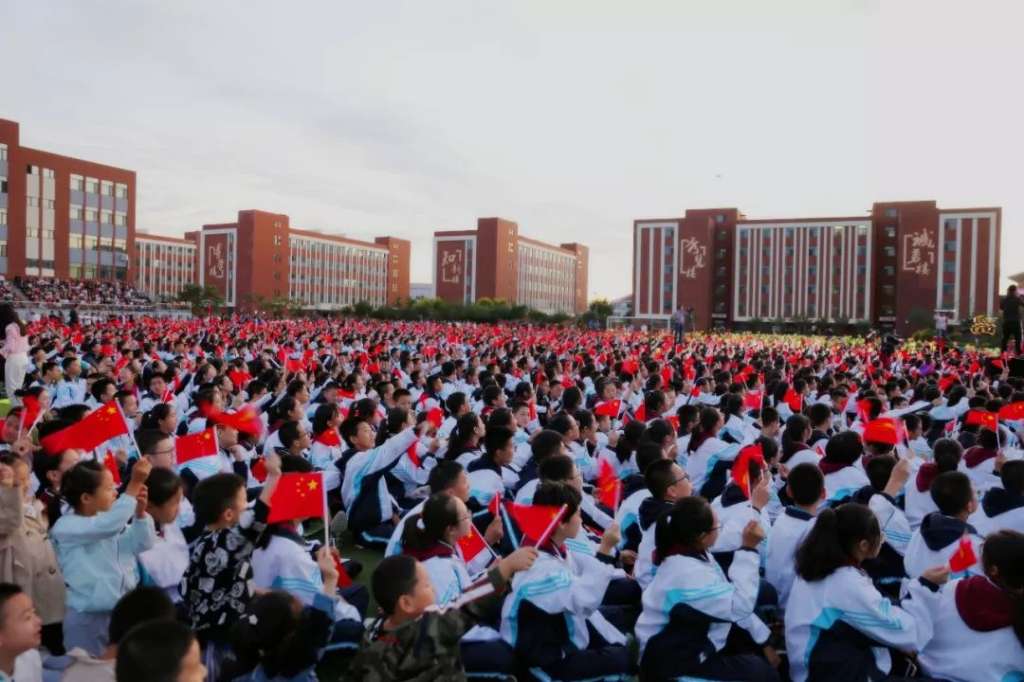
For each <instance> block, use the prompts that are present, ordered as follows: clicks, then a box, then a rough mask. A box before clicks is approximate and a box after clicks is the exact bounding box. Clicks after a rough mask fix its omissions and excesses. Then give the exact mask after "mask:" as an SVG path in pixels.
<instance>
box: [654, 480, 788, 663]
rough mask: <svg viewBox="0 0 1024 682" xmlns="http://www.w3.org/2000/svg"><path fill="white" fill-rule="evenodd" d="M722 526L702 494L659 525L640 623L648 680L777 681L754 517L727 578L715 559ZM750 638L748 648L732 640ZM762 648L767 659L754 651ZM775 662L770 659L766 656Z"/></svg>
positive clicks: (668, 514) (680, 504) (760, 535)
mask: <svg viewBox="0 0 1024 682" xmlns="http://www.w3.org/2000/svg"><path fill="white" fill-rule="evenodd" d="M719 529H720V524H719V521H718V518H717V516H716V515H715V512H714V510H713V509H712V508H711V505H709V504H708V503H707V501H706V500H704V499H703V498H701V497H686V498H683V499H681V500H679V501H678V502H676V504H675V505H673V507H672V508H671V509H670V510H668V511H667V512H665V513H664V514H662V515H661V516H660V517H659V519H658V521H657V523H656V526H655V535H656V542H655V563H656V565H657V572H656V573H655V576H654V581H653V582H652V583H651V584H650V585H649V586H648V587H647V588H646V589H645V590H644V594H643V612H642V613H641V614H640V620H638V621H637V624H636V637H637V640H638V641H639V644H640V670H641V674H642V676H643V679H645V680H659V681H661V680H670V679H679V678H680V677H685V678H687V679H691V678H700V679H714V680H746V681H748V682H775V681H777V680H778V679H779V676H778V673H777V672H776V671H775V669H774V666H777V665H778V662H779V661H778V656H777V655H776V654H775V652H774V650H773V649H772V648H771V647H770V646H768V645H767V640H768V636H769V630H768V628H767V626H765V624H764V623H763V622H761V620H760V619H759V618H758V617H757V616H756V615H755V614H754V607H755V605H756V602H757V595H758V589H759V577H758V564H759V561H758V555H757V546H758V545H759V544H760V543H761V541H762V540H763V539H764V530H763V528H762V527H761V524H760V523H758V522H757V521H750V522H749V523H747V525H746V526H745V527H744V528H743V532H742V536H743V539H742V545H741V548H740V550H739V551H737V552H736V556H735V557H734V559H733V561H732V565H731V566H730V567H729V573H728V577H726V574H725V573H723V571H722V569H721V568H720V567H719V565H718V563H717V562H716V561H715V560H714V559H713V558H712V557H711V555H710V553H709V549H710V548H711V547H712V545H714V544H715V541H716V539H717V535H718V532H719ZM735 628H739V630H740V631H742V632H736V633H735V634H734V636H733V640H734V641H736V640H746V643H747V645H748V646H747V647H746V648H747V649H748V651H745V652H743V653H740V652H739V651H733V650H731V649H730V648H729V646H728V645H727V640H729V639H730V633H731V632H732V631H733V630H734V629H735ZM759 647H760V649H761V653H762V654H763V656H764V657H762V656H760V655H758V654H757V653H753V652H755V651H757V650H758V648H759ZM769 661H771V663H770V662H769Z"/></svg>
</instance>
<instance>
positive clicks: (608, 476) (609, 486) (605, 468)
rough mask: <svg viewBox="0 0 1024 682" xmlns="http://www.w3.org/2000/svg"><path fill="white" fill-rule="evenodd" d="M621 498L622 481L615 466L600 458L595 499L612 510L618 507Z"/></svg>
mask: <svg viewBox="0 0 1024 682" xmlns="http://www.w3.org/2000/svg"><path fill="white" fill-rule="evenodd" d="M621 499H622V481H620V480H619V477H618V475H617V474H616V473H615V467H613V466H612V465H611V462H609V461H608V460H606V459H602V460H601V463H600V464H599V465H598V470H597V501H598V502H600V503H601V504H603V505H604V506H606V507H607V508H609V509H611V510H612V511H613V512H614V511H615V510H617V509H618V508H619V500H621Z"/></svg>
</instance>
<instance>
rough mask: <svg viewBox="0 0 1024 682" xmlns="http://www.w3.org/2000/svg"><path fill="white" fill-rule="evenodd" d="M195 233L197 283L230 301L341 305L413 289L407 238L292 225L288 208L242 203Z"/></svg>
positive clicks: (385, 299) (383, 299)
mask: <svg viewBox="0 0 1024 682" xmlns="http://www.w3.org/2000/svg"><path fill="white" fill-rule="evenodd" d="M194 234H195V239H196V242H197V245H198V250H199V276H198V283H199V284H201V285H205V284H209V285H212V286H213V287H215V288H216V289H217V290H218V291H220V293H221V295H222V296H223V297H224V301H225V303H226V304H227V305H228V306H236V307H243V308H244V307H247V306H249V305H252V304H254V303H256V302H258V301H260V300H271V299H275V298H276V299H288V300H291V301H296V302H299V303H300V304H301V305H303V306H304V307H307V308H312V309H317V310H335V309H338V308H341V307H344V306H347V305H353V304H355V303H359V302H361V301H365V302H367V303H370V304H371V305H374V306H381V305H384V304H385V303H394V302H396V301H397V300H398V299H399V298H403V299H404V298H408V296H409V254H410V245H409V242H408V241H407V240H404V239H398V238H395V237H378V238H377V239H376V241H375V242H373V243H371V242H363V241H358V240H355V239H348V238H346V237H341V236H336V235H330V234H324V233H321V232H318V231H313V230H300V229H297V228H294V227H291V226H290V224H289V219H288V216H287V215H284V214H280V213H267V212H265V211H256V210H248V211H239V212H238V219H237V220H236V221H235V222H233V223H218V224H211V225H204V226H203V229H202V230H200V231H199V232H198V233H194Z"/></svg>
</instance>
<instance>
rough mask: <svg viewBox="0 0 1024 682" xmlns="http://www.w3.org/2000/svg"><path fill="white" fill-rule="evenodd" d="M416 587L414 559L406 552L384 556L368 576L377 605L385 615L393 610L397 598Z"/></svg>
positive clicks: (396, 603) (410, 592)
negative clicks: (371, 574) (370, 575)
mask: <svg viewBox="0 0 1024 682" xmlns="http://www.w3.org/2000/svg"><path fill="white" fill-rule="evenodd" d="M415 588H416V559H414V558H413V557H411V556H409V555H408V554H397V555H395V556H389V557H385V558H384V559H383V560H382V561H381V562H380V563H379V564H377V568H376V569H374V571H373V576H372V577H371V578H370V589H371V590H373V599H374V601H376V602H377V606H378V607H380V610H381V611H382V612H384V614H386V615H389V616H390V615H391V614H393V613H394V612H395V607H396V606H397V605H398V600H399V599H400V598H401V597H402V596H403V595H407V594H412V591H413V589H415Z"/></svg>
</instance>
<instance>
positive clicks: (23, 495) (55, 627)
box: [0, 453, 66, 656]
mask: <svg viewBox="0 0 1024 682" xmlns="http://www.w3.org/2000/svg"><path fill="white" fill-rule="evenodd" d="M43 457H45V455H40V456H39V458H40V459H41V458H43ZM29 472H30V469H29V465H28V463H27V462H26V461H25V460H24V459H20V458H17V459H16V458H15V456H14V455H12V454H9V453H5V454H2V455H0V549H2V551H0V582H12V583H14V584H15V585H18V586H19V587H21V588H22V589H23V590H25V594H26V595H27V596H28V597H29V599H31V600H32V602H33V603H34V604H35V607H36V612H37V613H38V614H39V617H40V618H42V620H43V646H44V647H45V648H46V649H47V650H49V652H50V653H51V654H54V655H58V656H59V655H61V654H63V653H64V646H63V625H62V621H63V620H64V611H65V601H66V592H65V587H64V576H63V575H62V574H61V572H60V564H59V563H58V561H57V555H56V554H55V553H54V549H53V543H51V542H50V538H49V534H50V524H49V523H48V522H47V518H46V514H45V507H44V506H43V503H42V502H41V501H40V500H38V499H36V497H35V496H34V495H32V492H31V486H32V483H31V480H30V473H29Z"/></svg>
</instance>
